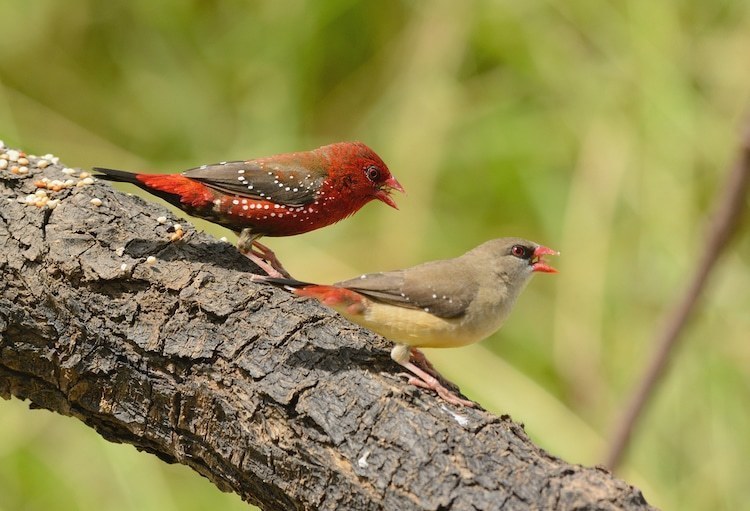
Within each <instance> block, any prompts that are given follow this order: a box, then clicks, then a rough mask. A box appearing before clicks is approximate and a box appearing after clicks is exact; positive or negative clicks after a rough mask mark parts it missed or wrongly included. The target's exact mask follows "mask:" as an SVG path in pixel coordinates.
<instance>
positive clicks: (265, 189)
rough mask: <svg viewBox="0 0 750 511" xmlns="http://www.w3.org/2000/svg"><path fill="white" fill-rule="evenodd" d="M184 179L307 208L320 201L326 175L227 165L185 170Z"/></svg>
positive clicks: (282, 166)
mask: <svg viewBox="0 0 750 511" xmlns="http://www.w3.org/2000/svg"><path fill="white" fill-rule="evenodd" d="M182 175H183V176H185V177H188V178H190V179H195V180H196V181H200V182H201V183H203V184H204V185H206V186H208V187H210V188H213V189H214V190H217V191H219V192H221V193H226V194H230V195H238V196H240V197H248V198H252V199H256V200H267V201H271V202H274V203H276V204H284V205H286V206H304V205H305V204H309V203H310V202H313V201H314V200H315V199H316V198H317V193H318V190H320V188H321V186H322V185H323V182H324V181H325V179H326V176H327V174H326V173H325V171H324V170H322V169H309V168H306V167H303V166H301V165H294V164H288V163H276V162H261V161H255V160H253V161H228V162H222V163H216V164H213V165H202V166H200V167H196V168H194V169H190V170H186V171H185V172H183V173H182Z"/></svg>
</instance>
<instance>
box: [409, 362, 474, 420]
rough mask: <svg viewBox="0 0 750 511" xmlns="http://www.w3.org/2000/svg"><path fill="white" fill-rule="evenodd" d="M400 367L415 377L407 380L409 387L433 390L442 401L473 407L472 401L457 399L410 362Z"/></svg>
mask: <svg viewBox="0 0 750 511" xmlns="http://www.w3.org/2000/svg"><path fill="white" fill-rule="evenodd" d="M423 356H424V355H423ZM425 360H426V359H425ZM401 365H402V366H404V367H405V368H407V369H408V370H409V371H411V372H412V373H413V374H415V375H416V376H412V377H411V378H409V385H414V386H415V387H421V388H423V389H428V390H433V391H435V392H436V393H437V395H438V396H440V397H441V398H442V399H443V400H444V401H446V402H448V403H450V404H453V405H457V406H467V407H469V408H472V407H473V406H474V403H473V402H472V401H469V400H467V399H462V398H460V397H458V396H457V395H456V394H454V393H453V392H451V391H450V390H448V389H447V388H445V387H444V386H443V385H442V384H441V383H440V382H439V381H437V379H435V378H434V377H433V376H431V375H429V374H427V373H426V372H425V371H423V370H422V369H420V368H419V367H417V366H416V365H414V364H412V363H411V362H405V363H403V364H401Z"/></svg>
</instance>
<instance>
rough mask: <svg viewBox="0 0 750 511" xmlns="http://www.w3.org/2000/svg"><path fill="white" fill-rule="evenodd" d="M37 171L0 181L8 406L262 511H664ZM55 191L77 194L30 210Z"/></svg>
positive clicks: (198, 240) (213, 248) (157, 226)
mask: <svg viewBox="0 0 750 511" xmlns="http://www.w3.org/2000/svg"><path fill="white" fill-rule="evenodd" d="M6 150H7V148H3V149H2V151H6ZM13 156H15V155H13ZM11 159H12V158H11ZM29 160H30V162H29V163H28V164H27V165H26V167H28V173H18V172H19V171H18V169H17V167H18V166H19V165H18V164H17V163H15V162H13V161H11V162H9V165H8V166H7V167H6V168H5V169H2V170H0V396H2V397H4V398H10V397H11V396H15V397H17V398H20V399H28V400H30V401H31V403H32V407H38V408H46V409H49V410H53V411H55V412H58V413H61V414H63V415H70V416H74V417H77V418H78V419H80V420H81V421H83V422H84V423H86V424H87V425H89V426H90V427H92V428H94V429H95V430H96V431H98V432H99V433H100V434H101V435H102V436H103V437H105V438H107V439H108V440H111V441H113V442H124V443H129V444H132V445H134V446H135V447H136V448H138V449H140V450H143V451H147V452H150V453H153V454H155V455H156V456H158V457H159V458H161V459H163V460H164V461H166V462H168V463H182V464H185V465H188V466H190V467H192V468H193V469H194V470H195V471H197V472H198V473H200V474H201V475H203V476H205V477H207V478H208V479H210V480H211V481H212V482H213V483H214V484H215V485H216V486H217V487H218V488H219V489H221V490H223V491H234V492H236V493H238V494H239V495H240V496H241V497H242V498H243V499H245V500H247V501H248V502H252V503H254V504H256V505H258V506H260V507H261V508H263V509H266V510H284V511H288V510H294V509H322V510H327V509H346V510H375V509H387V510H402V509H403V510H439V509H442V510H447V509H456V510H473V509H519V510H520V509H571V510H572V509H576V510H583V509H591V510H593V509H607V510H609V509H653V508H651V507H650V506H649V505H648V504H647V503H646V501H645V500H644V498H643V496H642V495H641V492H640V491H638V490H637V489H636V488H633V487H631V486H629V485H628V484H626V483H624V482H623V481H621V480H619V479H616V478H614V477H613V476H612V475H611V474H610V473H609V472H607V471H606V470H604V469H602V468H587V467H582V466H578V465H571V464H568V463H566V462H565V461H563V460H561V459H559V458H556V457H554V456H551V455H550V454H548V453H546V452H544V451H543V450H542V449H540V448H538V447H536V446H535V445H534V444H532V443H531V441H530V440H529V438H528V437H527V436H526V434H525V433H524V430H523V427H522V426H520V425H518V424H516V423H514V422H513V421H512V420H511V419H510V418H509V417H507V416H503V417H496V416H494V415H491V414H489V413H487V412H485V411H483V410H481V409H473V410H472V409H457V408H455V407H453V406H450V405H446V404H444V403H442V402H441V401H440V400H439V399H438V398H437V397H436V396H434V395H433V394H431V393H428V392H424V391H420V390H419V389H416V388H414V387H411V386H409V385H408V384H407V383H406V382H405V380H404V378H403V377H401V376H399V375H398V373H399V372H400V368H399V366H397V365H396V364H395V363H393V362H392V361H391V360H390V358H389V354H388V352H389V349H390V346H389V343H388V342H387V341H385V340H384V339H382V338H380V337H378V336H376V335H374V334H371V333H369V332H367V331H365V330H363V329H361V328H359V327H357V326H354V325H352V324H349V323H348V322H346V321H345V320H343V319H342V318H340V317H338V316H337V315H336V314H335V313H333V312H330V311H329V310H327V309H326V308H324V307H322V306H321V305H319V304H318V303H316V302H314V301H310V300H303V299H298V298H296V297H293V296H292V295H290V294H288V293H287V292H285V291H283V290H279V289H276V288H273V287H269V286H264V285H258V284H255V283H253V282H251V280H250V278H249V276H250V273H249V272H250V271H253V270H254V267H253V266H252V264H251V263H250V262H249V261H248V260H246V259H245V258H243V257H242V256H241V255H239V254H238V253H237V251H236V250H235V249H234V247H233V246H232V245H231V244H229V243H226V242H221V241H217V240H216V239H213V238H211V237H209V236H206V235H204V234H201V233H197V232H195V231H194V230H193V228H192V227H190V226H189V224H187V223H186V222H185V221H183V220H179V221H180V223H181V224H182V225H183V226H184V228H185V231H186V234H185V236H184V237H183V238H182V239H181V240H177V241H173V240H171V239H170V236H171V234H170V232H169V231H168V227H169V226H171V225H172V224H173V223H174V222H176V221H178V220H176V219H175V218H174V217H173V216H172V215H171V213H169V212H167V211H166V209H165V208H163V207H161V206H160V205H155V204H152V203H148V202H146V201H143V200H141V199H139V198H137V197H133V196H129V195H126V194H123V193H120V192H117V191H114V190H113V189H112V188H110V187H109V186H108V185H106V184H104V183H100V182H96V183H94V184H85V181H83V180H81V179H80V178H79V177H77V176H79V174H78V172H77V171H76V173H74V174H73V175H70V174H65V173H63V172H62V170H63V167H62V166H61V165H58V164H52V165H49V166H46V167H44V162H42V167H44V168H40V166H39V161H40V160H39V159H37V158H33V157H29ZM24 171H25V169H21V172H24ZM68 172H69V171H68ZM44 177H46V178H48V180H49V181H48V182H47V183H41V182H40V180H41V179H42V178H44ZM53 180H60V181H63V182H64V181H65V180H72V181H73V184H77V183H78V182H81V185H80V186H72V187H68V188H63V189H62V190H59V191H51V190H49V189H46V188H41V190H43V191H45V192H46V193H47V194H48V198H49V199H52V200H53V201H54V200H59V203H55V202H52V203H51V204H52V205H56V207H54V208H50V207H49V205H50V203H48V205H46V206H42V207H39V206H36V205H34V204H35V202H34V199H31V198H29V199H27V196H28V195H29V194H34V192H35V191H36V190H37V186H45V185H46V186H48V187H49V186H50V185H49V183H50V182H52V181H53ZM69 184H71V183H69ZM92 199H99V200H101V205H99V206H97V205H96V204H95V203H92V202H91V201H92ZM40 200H41V201H42V202H43V201H44V198H41V199H40ZM94 202H96V201H94ZM159 216H166V217H167V218H168V219H169V220H168V222H166V223H159V222H158V221H157V218H158V217H159ZM355 221H356V220H355ZM300 243H304V240H301V241H300ZM149 256H153V257H155V258H156V260H155V262H153V261H151V262H148V261H147V258H148V257H149ZM29 420H33V418H32V417H30V418H29ZM133 491H138V489H137V488H133Z"/></svg>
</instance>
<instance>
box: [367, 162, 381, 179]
mask: <svg viewBox="0 0 750 511" xmlns="http://www.w3.org/2000/svg"><path fill="white" fill-rule="evenodd" d="M365 175H366V176H367V179H369V180H370V181H372V182H375V181H380V169H379V168H377V167H376V166H375V165H370V166H369V167H367V168H366V169H365Z"/></svg>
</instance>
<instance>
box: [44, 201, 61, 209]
mask: <svg viewBox="0 0 750 511" xmlns="http://www.w3.org/2000/svg"><path fill="white" fill-rule="evenodd" d="M58 204H60V199H52V200H50V201H47V207H48V208H49V209H55V208H56V207H57V205H58Z"/></svg>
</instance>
